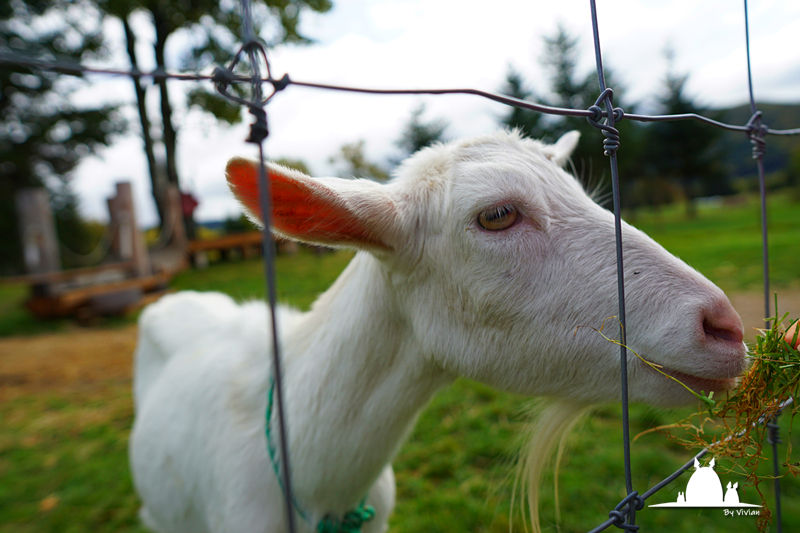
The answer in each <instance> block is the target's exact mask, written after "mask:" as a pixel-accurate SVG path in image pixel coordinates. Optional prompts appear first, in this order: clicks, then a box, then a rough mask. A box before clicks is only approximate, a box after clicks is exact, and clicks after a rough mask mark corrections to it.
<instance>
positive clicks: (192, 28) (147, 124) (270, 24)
mask: <svg viewBox="0 0 800 533" xmlns="http://www.w3.org/2000/svg"><path fill="white" fill-rule="evenodd" d="M98 5H100V6H101V7H103V8H104V9H105V11H106V13H107V14H109V15H111V16H114V17H117V18H119V19H120V20H121V21H122V23H123V27H124V28H125V36H126V42H127V46H126V49H127V51H128V56H129V59H130V61H131V66H132V67H133V68H134V69H138V68H139V64H138V58H137V57H136V53H135V50H136V47H135V35H134V34H133V32H132V31H131V23H130V19H131V16H132V15H133V14H135V13H137V12H144V13H146V14H147V15H148V17H149V18H150V21H151V22H152V24H153V28H154V30H155V40H154V42H153V55H154V57H155V61H156V65H157V67H158V68H160V69H167V68H168V67H173V68H174V67H178V68H181V69H191V70H194V71H199V70H202V69H203V68H205V67H206V66H208V65H210V64H212V63H218V64H227V63H228V62H229V61H230V59H231V58H232V57H233V54H234V53H235V52H236V51H237V49H236V47H237V43H238V42H239V41H240V39H241V35H242V22H241V14H240V12H239V3H238V2H220V1H218V0H200V1H193V2H175V1H173V0H105V1H103V0H98ZM331 6H332V4H331V2H330V0H266V1H263V0H262V1H256V2H253V3H252V15H253V19H254V20H253V27H254V28H263V29H262V32H261V33H260V35H259V36H260V37H261V38H262V39H264V40H265V41H266V43H267V45H268V46H275V45H277V44H281V43H287V42H290V43H307V42H310V41H309V39H308V38H306V37H305V36H303V35H302V34H301V33H300V31H299V24H300V20H301V16H302V14H303V13H304V12H305V11H307V10H311V11H316V12H320V13H322V12H326V11H328V10H329V9H330V8H331ZM181 31H182V32H184V35H191V39H190V40H189V42H190V44H189V46H188V48H187V49H186V50H184V54H183V59H182V61H181V63H180V64H179V65H167V64H166V58H165V49H166V47H167V43H168V42H169V41H170V40H171V37H172V36H173V35H176V34H177V33H179V32H181ZM133 83H134V87H135V90H136V97H137V105H138V109H139V116H140V123H141V128H142V139H143V142H144V145H145V153H146V154H147V159H148V165H149V169H150V178H151V182H152V185H153V195H154V197H155V200H156V204H157V205H158V210H159V214H160V215H161V217H162V220H163V212H164V206H163V204H164V200H165V198H164V195H163V191H164V189H165V187H166V185H167V184H173V185H176V186H178V187H179V186H180V179H179V173H178V164H177V160H176V154H177V138H178V131H177V126H176V121H175V119H174V116H173V107H172V102H171V100H170V94H169V85H168V82H167V80H166V79H160V80H158V82H157V85H158V89H159V96H160V115H161V121H160V122H161V128H160V129H161V132H160V133H161V134H160V138H159V139H155V138H153V136H152V134H151V127H152V124H153V122H152V120H151V119H150V117H149V116H148V113H147V108H146V105H145V99H146V90H147V87H146V86H144V85H143V84H142V82H140V81H138V80H134V81H133ZM187 103H188V105H190V106H197V107H199V108H200V109H203V110H205V111H208V112H210V113H212V114H213V115H214V116H215V117H217V118H218V119H220V120H223V121H225V122H227V123H229V124H234V123H236V122H239V121H240V120H241V109H240V108H239V106H237V105H235V104H232V103H230V102H227V101H225V100H224V99H222V98H219V97H218V96H217V95H215V94H213V93H212V92H211V91H209V90H207V89H205V88H203V87H199V88H196V89H194V90H192V91H189V92H188V93H187ZM156 141H158V142H160V143H161V144H162V146H163V148H164V150H163V151H164V154H165V160H164V169H163V172H162V170H161V169H160V168H158V164H157V162H156V159H155V157H154V153H155V150H154V148H153V146H154V144H155V143H156ZM162 174H163V176H164V177H163V178H162V177H161V176H162ZM187 226H189V227H191V224H187Z"/></svg>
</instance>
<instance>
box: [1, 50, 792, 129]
mask: <svg viewBox="0 0 800 533" xmlns="http://www.w3.org/2000/svg"><path fill="white" fill-rule="evenodd" d="M0 65H3V66H6V67H10V68H13V67H17V68H30V69H32V70H41V71H47V72H55V73H60V74H68V75H73V76H81V75H83V74H99V75H107V76H122V77H131V78H150V79H154V80H156V81H158V80H178V81H198V82H199V81H215V80H217V79H218V78H217V77H216V75H215V74H213V73H212V74H194V73H182V72H168V71H166V70H164V69H154V70H151V71H141V70H137V69H129V70H125V69H113V68H99V67H89V66H86V65H82V64H80V63H75V62H70V61H63V60H55V59H39V58H34V57H25V56H23V55H21V54H19V53H17V54H8V53H0ZM226 81H229V82H231V83H233V82H241V83H250V82H252V81H253V80H252V77H247V76H241V75H235V74H231V75H230V78H229V79H228V80H226ZM260 81H261V82H263V83H268V84H270V85H272V86H273V88H274V89H275V90H276V92H277V91H281V90H283V89H285V88H286V87H288V86H291V85H294V86H296V87H306V88H311V89H323V90H328V91H340V92H352V93H360V94H374V95H450V94H463V95H473V96H478V97H481V98H485V99H487V100H492V101H494V102H498V103H500V104H504V105H507V106H511V107H516V108H519V109H527V110H529V111H535V112H538V113H544V114H548V115H557V116H564V117H581V118H593V119H595V120H598V119H603V118H607V114H606V111H600V112H599V114H598V113H597V112H594V111H590V110H588V109H572V108H565V107H555V106H548V105H545V104H537V103H534V102H530V101H527V100H520V99H518V98H513V97H511V96H506V95H503V94H497V93H493V92H491V91H484V90H480V89H471V88H464V89H377V88H369V87H354V86H347V85H332V84H325V83H314V82H306V81H295V80H293V79H291V78H290V77H289V75H284V76H282V77H281V78H278V79H276V78H271V77H268V78H261V79H260ZM273 94H274V93H273ZM271 98H272V95H270V96H269V97H268V99H271ZM617 109H619V108H617ZM622 119H627V120H633V121H636V122H670V121H676V120H695V121H698V122H702V123H704V124H709V125H711V126H715V127H717V128H721V129H724V130H728V131H738V132H743V133H747V132H750V131H752V130H753V126H752V125H751V124H750V123H749V122H748V123H745V124H741V125H739V124H727V123H725V122H720V121H718V120H713V119H710V118H708V117H705V116H703V115H698V114H696V113H681V114H675V115H643V114H638V113H623V114H622V115H621V117H620V118H617V121H619V120H622ZM764 133H767V134H769V135H800V128H794V129H788V130H779V129H773V128H766V129H765V130H764Z"/></svg>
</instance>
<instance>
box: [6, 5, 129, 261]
mask: <svg viewBox="0 0 800 533" xmlns="http://www.w3.org/2000/svg"><path fill="white" fill-rule="evenodd" d="M99 21H100V14H99V13H98V12H97V11H96V10H95V9H93V7H92V5H91V3H90V2H87V1H81V0H77V1H66V0H64V1H57V0H53V1H49V2H23V1H21V0H19V1H12V2H4V3H2V4H0V52H2V53H3V54H8V55H13V56H22V57H34V58H38V59H43V60H56V59H58V60H69V61H71V62H76V61H80V60H82V59H85V58H88V57H98V56H100V55H102V54H103V52H104V48H103V38H102V35H101V33H100V24H99ZM83 85H84V81H83V80H82V79H81V78H80V77H79V76H66V75H63V74H57V73H54V72H43V71H39V70H35V69H31V68H22V67H15V68H14V69H2V70H0V87H2V88H3V92H2V96H0V113H2V116H3V122H2V124H0V161H1V162H2V163H0V269H1V270H2V272H4V273H10V272H14V271H19V269H20V267H21V252H20V242H19V236H18V230H17V215H16V207H15V205H14V198H15V195H16V193H17V191H19V190H20V189H22V188H26V187H41V186H46V187H47V188H48V190H49V191H50V194H51V197H52V199H53V204H54V210H55V214H56V219H57V222H58V233H59V238H60V239H61V241H62V242H64V243H65V244H66V245H68V246H71V247H73V248H81V247H82V246H83V245H84V244H85V242H84V241H85V239H86V238H87V234H86V233H85V232H84V231H82V225H81V221H80V218H79V217H78V216H77V198H76V197H75V195H74V193H73V192H72V190H71V189H70V187H69V179H70V172H71V171H72V170H73V169H74V168H75V167H76V166H77V165H78V163H79V162H80V160H81V158H83V157H84V156H86V155H89V154H91V153H93V152H95V151H96V150H97V149H98V148H99V147H101V146H104V145H107V144H108V143H109V142H110V140H111V139H112V138H113V136H114V134H116V133H120V132H121V131H122V130H123V129H124V127H125V124H124V121H123V120H122V119H121V118H120V117H119V115H118V113H116V108H114V107H113V106H108V105H94V106H81V107H78V106H75V105H74V104H72V103H71V102H70V100H69V95H70V94H71V93H72V92H73V91H75V90H76V89H77V88H79V87H81V86H83Z"/></svg>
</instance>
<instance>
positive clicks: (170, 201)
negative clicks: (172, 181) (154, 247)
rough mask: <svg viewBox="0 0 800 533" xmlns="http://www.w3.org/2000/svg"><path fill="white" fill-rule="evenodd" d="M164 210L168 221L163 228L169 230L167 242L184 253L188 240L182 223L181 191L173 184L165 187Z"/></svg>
mask: <svg viewBox="0 0 800 533" xmlns="http://www.w3.org/2000/svg"><path fill="white" fill-rule="evenodd" d="M165 207H166V211H167V213H168V214H169V215H168V216H169V221H168V222H165V224H164V228H163V229H165V230H168V231H169V230H171V231H172V235H171V236H170V239H169V244H170V245H171V246H173V247H174V248H177V249H178V250H181V251H182V252H183V253H186V250H187V247H188V245H189V240H188V239H187V238H186V226H185V225H184V223H183V208H182V207H181V193H180V191H179V190H178V187H176V186H175V185H169V186H168V187H167V202H166V206H165Z"/></svg>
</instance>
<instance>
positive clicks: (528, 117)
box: [500, 65, 547, 139]
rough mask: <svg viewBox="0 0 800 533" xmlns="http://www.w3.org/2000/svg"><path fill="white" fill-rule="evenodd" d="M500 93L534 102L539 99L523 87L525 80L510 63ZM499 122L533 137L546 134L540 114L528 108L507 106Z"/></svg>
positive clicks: (540, 136)
mask: <svg viewBox="0 0 800 533" xmlns="http://www.w3.org/2000/svg"><path fill="white" fill-rule="evenodd" d="M500 93H501V94H505V95H506V96H511V97H512V98H517V99H519V100H527V101H530V102H534V103H536V102H538V101H539V98H538V97H537V96H536V95H535V93H534V92H533V91H532V90H529V89H527V88H525V80H524V79H523V78H522V74H520V73H519V72H518V71H517V70H515V69H514V67H512V66H510V65H509V67H508V72H507V73H506V81H505V85H503V87H502V88H501V89H500ZM500 124H504V125H506V126H508V127H509V128H512V129H518V130H520V131H521V132H522V133H524V134H525V135H527V136H528V137H531V138H533V139H542V138H544V137H545V136H546V135H547V129H546V127H545V125H544V120H543V116H542V114H541V113H537V112H536V111H530V110H528V109H520V108H519V107H511V108H509V111H508V113H507V114H506V115H505V116H504V117H502V118H501V119H500Z"/></svg>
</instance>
